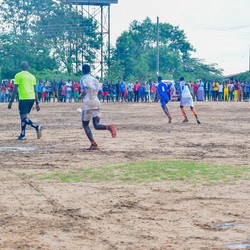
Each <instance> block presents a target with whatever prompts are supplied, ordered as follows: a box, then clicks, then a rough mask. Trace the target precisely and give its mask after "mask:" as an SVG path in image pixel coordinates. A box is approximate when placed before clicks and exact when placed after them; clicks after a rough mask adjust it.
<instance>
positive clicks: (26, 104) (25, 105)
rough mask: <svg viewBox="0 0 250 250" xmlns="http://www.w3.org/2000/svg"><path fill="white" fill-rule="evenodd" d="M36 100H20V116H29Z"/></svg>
mask: <svg viewBox="0 0 250 250" xmlns="http://www.w3.org/2000/svg"><path fill="white" fill-rule="evenodd" d="M34 102H35V100H19V106H18V109H19V113H20V115H26V114H29V113H30V111H31V109H32V107H33V105H34Z"/></svg>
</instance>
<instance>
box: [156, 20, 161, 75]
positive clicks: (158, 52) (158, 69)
mask: <svg viewBox="0 0 250 250" xmlns="http://www.w3.org/2000/svg"><path fill="white" fill-rule="evenodd" d="M156 41H157V45H156V46H157V52H156V78H157V76H159V73H160V72H159V71H160V51H159V17H157V38H156Z"/></svg>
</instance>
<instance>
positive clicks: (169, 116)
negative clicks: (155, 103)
mask: <svg viewBox="0 0 250 250" xmlns="http://www.w3.org/2000/svg"><path fill="white" fill-rule="evenodd" d="M167 102H168V101H162V100H161V107H162V110H163V112H164V113H165V114H166V115H167V117H168V122H169V123H171V121H172V117H171V115H170V112H169V110H168V107H167Z"/></svg>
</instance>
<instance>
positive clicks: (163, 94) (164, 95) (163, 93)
mask: <svg viewBox="0 0 250 250" xmlns="http://www.w3.org/2000/svg"><path fill="white" fill-rule="evenodd" d="M157 79H158V86H157V92H158V95H159V97H160V103H161V107H162V110H163V111H164V113H165V114H166V115H167V117H168V122H169V123H171V121H172V117H171V115H170V113H169V110H168V108H167V103H168V102H169V95H168V93H169V90H170V85H169V84H166V83H165V82H163V81H162V77H161V76H158V78H157Z"/></svg>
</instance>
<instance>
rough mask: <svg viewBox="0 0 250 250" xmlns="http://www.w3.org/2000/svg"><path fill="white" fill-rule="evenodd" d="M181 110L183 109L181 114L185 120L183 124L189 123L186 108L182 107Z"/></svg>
mask: <svg viewBox="0 0 250 250" xmlns="http://www.w3.org/2000/svg"><path fill="white" fill-rule="evenodd" d="M180 109H181V113H182V115H183V117H184V120H183V121H182V122H188V118H187V113H186V111H185V109H184V106H182V105H181V106H180Z"/></svg>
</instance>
